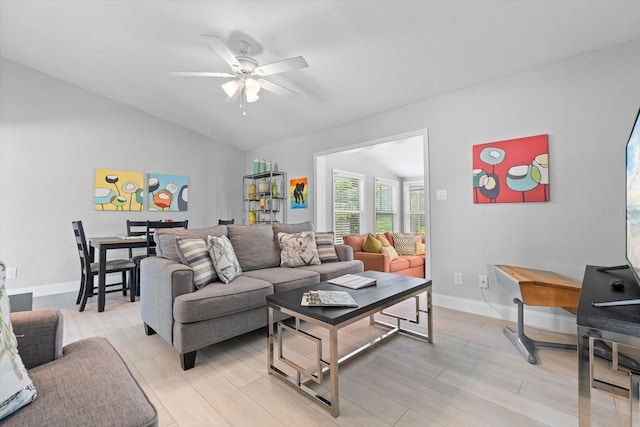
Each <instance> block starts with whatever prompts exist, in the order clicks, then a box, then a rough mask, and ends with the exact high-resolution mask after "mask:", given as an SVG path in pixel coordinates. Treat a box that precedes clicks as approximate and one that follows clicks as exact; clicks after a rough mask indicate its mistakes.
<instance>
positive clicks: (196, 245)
mask: <svg viewBox="0 0 640 427" xmlns="http://www.w3.org/2000/svg"><path fill="white" fill-rule="evenodd" d="M176 246H177V247H176V251H177V252H178V256H179V257H180V262H182V263H183V264H185V265H188V266H189V267H191V268H192V269H193V283H194V285H196V288H198V289H200V288H203V287H205V286H207V285H208V284H209V283H211V282H215V281H216V280H217V279H218V275H217V274H216V270H215V268H214V267H213V262H211V255H210V254H209V246H208V244H207V242H205V241H204V240H202V239H183V238H182V237H178V238H177V239H176Z"/></svg>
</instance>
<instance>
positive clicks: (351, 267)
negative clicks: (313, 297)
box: [296, 260, 364, 282]
mask: <svg viewBox="0 0 640 427" xmlns="http://www.w3.org/2000/svg"><path fill="white" fill-rule="evenodd" d="M296 270H308V271H313V272H316V273H318V274H320V281H321V282H324V281H325V280H329V279H333V278H336V277H340V276H342V275H343V274H356V273H362V272H363V271H364V267H363V264H362V261H358V260H356V261H339V262H329V263H322V264H320V265H305V266H304V267H298V268H296Z"/></svg>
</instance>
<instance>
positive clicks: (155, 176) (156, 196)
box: [147, 173, 189, 212]
mask: <svg viewBox="0 0 640 427" xmlns="http://www.w3.org/2000/svg"><path fill="white" fill-rule="evenodd" d="M147 191H148V193H149V210H150V211H167V212H178V211H180V212H184V211H186V210H187V205H188V202H189V178H187V177H186V176H182V175H163V174H159V173H150V174H149V178H148V187H147Z"/></svg>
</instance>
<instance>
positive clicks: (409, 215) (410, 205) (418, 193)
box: [404, 181, 426, 233]
mask: <svg viewBox="0 0 640 427" xmlns="http://www.w3.org/2000/svg"><path fill="white" fill-rule="evenodd" d="M404 200H405V216H404V218H405V226H404V228H405V231H408V232H410V233H424V232H425V230H426V227H425V204H424V182H423V181H406V182H405V183H404Z"/></svg>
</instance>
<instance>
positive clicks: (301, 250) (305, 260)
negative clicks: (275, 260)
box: [278, 231, 320, 267]
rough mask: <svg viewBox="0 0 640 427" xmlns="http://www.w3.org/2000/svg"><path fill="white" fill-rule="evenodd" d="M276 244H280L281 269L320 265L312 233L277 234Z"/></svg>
mask: <svg viewBox="0 0 640 427" xmlns="http://www.w3.org/2000/svg"><path fill="white" fill-rule="evenodd" d="M278 243H279V244H280V251H281V252H280V265H281V266H282V267H300V266H302V265H314V264H320V258H319V257H318V248H317V247H316V239H315V234H314V232H313V231H302V232H300V233H278Z"/></svg>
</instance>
